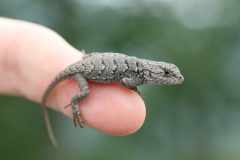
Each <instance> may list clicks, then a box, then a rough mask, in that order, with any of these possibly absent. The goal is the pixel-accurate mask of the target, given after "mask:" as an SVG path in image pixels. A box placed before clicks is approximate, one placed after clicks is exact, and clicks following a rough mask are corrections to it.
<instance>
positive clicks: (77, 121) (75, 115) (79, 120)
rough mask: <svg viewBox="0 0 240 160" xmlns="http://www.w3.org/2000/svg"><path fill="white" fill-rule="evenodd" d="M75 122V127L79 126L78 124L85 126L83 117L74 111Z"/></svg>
mask: <svg viewBox="0 0 240 160" xmlns="http://www.w3.org/2000/svg"><path fill="white" fill-rule="evenodd" d="M73 123H74V126H75V127H77V125H79V126H80V127H81V128H84V126H83V121H82V120H81V117H80V115H79V114H74V113H73Z"/></svg>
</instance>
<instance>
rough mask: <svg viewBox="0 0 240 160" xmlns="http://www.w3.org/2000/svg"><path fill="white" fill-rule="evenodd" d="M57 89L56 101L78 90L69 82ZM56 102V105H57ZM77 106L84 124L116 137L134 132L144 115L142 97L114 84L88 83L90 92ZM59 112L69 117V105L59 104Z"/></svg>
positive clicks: (68, 96)
mask: <svg viewBox="0 0 240 160" xmlns="http://www.w3.org/2000/svg"><path fill="white" fill-rule="evenodd" d="M58 88H59V89H58ZM58 88H57V90H56V92H55V93H56V94H55V95H53V96H54V97H55V96H56V97H59V98H57V99H56V101H59V102H63V101H66V102H65V103H67V101H70V100H71V97H72V96H73V95H71V94H72V93H76V92H77V91H78V90H79V89H78V87H77V85H76V84H75V83H74V82H71V81H68V82H66V83H63V84H62V85H60V86H59V87H58ZM60 89H61V90H60ZM63 90H64V92H62V91H63ZM69 93H71V94H69ZM67 99H68V100H67ZM68 103H69V102H68ZM56 105H57V106H59V104H56ZM63 106H64V105H63ZM79 108H80V111H81V114H82V118H83V121H84V123H85V124H86V125H87V126H89V127H91V128H95V129H97V130H99V131H101V132H104V133H106V134H108V135H115V136H124V135H129V134H132V133H134V132H136V131H137V130H138V129H139V128H140V127H141V126H142V125H143V122H144V120H145V116H146V109H145V104H144V102H143V100H142V98H141V97H140V96H139V95H138V94H137V93H136V92H134V91H132V90H130V89H127V88H125V87H123V86H122V85H120V84H117V83H111V84H99V83H93V82H91V83H90V94H89V96H88V97H87V98H86V99H84V100H82V101H81V102H80V103H79ZM60 111H62V112H63V113H64V114H65V115H67V116H68V117H72V113H71V108H67V109H63V107H61V108H60Z"/></svg>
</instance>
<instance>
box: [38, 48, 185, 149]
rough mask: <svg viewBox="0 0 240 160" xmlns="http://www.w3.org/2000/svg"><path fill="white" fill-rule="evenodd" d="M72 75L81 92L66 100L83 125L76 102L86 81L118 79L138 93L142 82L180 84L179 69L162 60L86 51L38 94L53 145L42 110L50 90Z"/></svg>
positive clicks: (86, 90)
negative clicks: (69, 100) (43, 91)
mask: <svg viewBox="0 0 240 160" xmlns="http://www.w3.org/2000/svg"><path fill="white" fill-rule="evenodd" d="M66 79H75V80H76V81H77V83H78V86H79V87H80V88H81V92H79V93H77V94H76V95H74V96H73V98H72V100H71V102H70V104H68V105H67V106H66V107H68V106H71V108H72V112H73V122H74V125H75V126H77V124H78V125H79V126H80V127H83V122H82V121H81V117H80V111H79V108H78V102H79V101H81V100H82V99H84V98H86V97H87V96H88V94H89V87H88V83H87V81H88V80H90V81H95V82H98V83H110V82H119V83H121V84H122V85H123V86H125V87H127V88H129V89H132V90H134V91H136V92H138V94H139V95H140V96H141V97H142V94H141V92H140V90H139V88H138V86H140V85H142V84H145V83H154V84H160V85H161V84H166V85H175V84H181V83H182V82H183V80H184V78H183V76H182V75H181V73H180V71H179V69H178V68H177V67H176V66H175V65H174V64H170V63H166V62H157V61H150V60H146V59H140V58H137V57H132V56H127V55H124V54H119V53H91V54H88V55H86V56H85V57H84V58H83V59H82V60H81V61H78V62H76V63H74V64H72V65H70V66H69V67H67V68H66V69H64V70H63V71H62V72H60V73H59V74H58V75H57V76H56V78H55V79H54V80H53V81H52V82H51V84H50V85H49V86H48V88H47V89H46V91H45V93H44V95H43V98H42V103H41V106H42V111H43V115H44V119H45V123H46V127H47V130H48V134H49V137H50V140H51V142H52V143H53V145H54V146H57V141H56V139H55V137H54V135H53V132H52V127H51V124H50V121H49V117H48V114H47V110H46V107H45V105H46V101H47V98H48V95H49V94H50V92H51V90H52V89H53V88H54V87H55V86H56V85H57V84H58V83H59V82H61V81H63V80H66Z"/></svg>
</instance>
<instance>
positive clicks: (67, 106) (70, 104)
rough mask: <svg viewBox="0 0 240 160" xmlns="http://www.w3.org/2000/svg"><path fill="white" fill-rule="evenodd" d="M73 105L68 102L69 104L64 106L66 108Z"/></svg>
mask: <svg viewBox="0 0 240 160" xmlns="http://www.w3.org/2000/svg"><path fill="white" fill-rule="evenodd" d="M71 105H72V104H68V105H66V106H65V107H64V109H66V108H68V107H70V106H71Z"/></svg>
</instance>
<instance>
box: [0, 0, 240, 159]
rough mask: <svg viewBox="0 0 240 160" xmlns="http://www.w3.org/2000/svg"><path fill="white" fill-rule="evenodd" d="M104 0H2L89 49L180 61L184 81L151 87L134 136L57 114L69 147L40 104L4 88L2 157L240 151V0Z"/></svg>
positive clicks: (4, 10)
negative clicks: (53, 139) (52, 141)
mask: <svg viewBox="0 0 240 160" xmlns="http://www.w3.org/2000/svg"><path fill="white" fill-rule="evenodd" d="M101 2H102V3H101ZM103 2H106V1H99V2H97V1H94V2H88V1H84V0H82V1H66V0H58V1H57V0H53V1H47V0H43V1H33V0H19V1H7V0H2V1H0V16H5V17H11V18H18V19H24V20H28V21H32V22H35V23H39V24H42V25H45V26H47V27H50V28H51V29H53V30H55V31H57V32H58V33H59V34H60V35H62V36H63V37H64V38H65V39H66V40H67V41H69V43H71V44H72V45H74V46H75V47H76V48H78V49H85V50H86V51H87V52H92V51H99V52H100V51H113V52H123V53H127V54H129V55H136V56H138V57H144V58H148V59H154V60H162V61H167V62H172V63H174V64H176V65H177V66H179V68H180V69H181V70H182V73H183V75H184V77H185V82H184V84H183V85H181V86H159V87H154V86H144V87H143V90H144V96H145V99H146V106H147V119H146V122H145V124H144V126H143V127H142V128H141V130H140V131H138V132H137V133H135V134H133V135H131V136H128V137H110V136H106V135H103V134H101V133H99V132H96V131H94V130H92V129H84V130H77V129H75V128H74V127H73V126H72V124H71V122H70V121H69V120H67V119H66V118H63V116H61V115H59V114H58V113H54V112H51V117H52V119H53V120H54V126H55V130H57V134H58V136H59V137H60V139H61V142H60V143H62V144H63V146H65V147H63V148H62V149H60V150H53V149H52V148H51V146H50V145H49V144H48V141H47V140H48V139H47V135H46V133H45V128H44V125H43V120H42V117H41V113H40V109H39V107H38V105H37V104H34V103H31V102H29V101H27V100H24V99H20V98H13V97H5V96H2V97H0V106H1V112H0V126H1V132H0V135H1V136H0V146H1V154H0V159H17V158H18V159H59V160H61V159H80V158H81V159H115V160H118V159H119V160H120V159H121V160H122V159H125V160H128V159H131V160H145V159H151V160H155V159H156V160H159V159H163V160H173V159H177V160H181V159H183V160H188V159H195V160H198V159H199V160H202V159H204V160H207V159H211V160H214V159H218V160H225V159H231V160H238V159H240V153H239V151H240V125H239V122H240V107H239V106H240V101H239V95H240V88H239V86H240V74H239V71H238V69H239V68H240V63H239V62H240V53H239V52H240V47H239V42H240V18H239V17H240V16H239V10H240V5H239V2H238V1H223V0H222V1H221V0H219V1H199V4H198V3H197V1H194V0H191V2H192V3H193V4H196V5H193V4H191V3H190V4H189V3H188V2H190V1H182V2H181V3H182V5H180V4H178V3H177V1H172V3H173V4H171V3H167V2H166V3H164V1H162V2H158V1H155V3H154V2H147V1H146V2H145V1H140V2H139V3H138V2H136V1H133V0H132V1H129V3H128V4H125V5H123V4H124V3H123V4H121V3H120V2H122V1H119V2H115V3H114V2H112V5H106V4H105V5H103V4H104V3H103ZM109 2H111V1H109ZM210 2H211V5H212V6H211V5H210V4H208V3H210ZM95 3H96V4H95ZM113 4H114V5H113ZM204 4H205V5H204ZM171 5H172V7H171ZM173 6H174V7H175V8H174V7H173ZM184 6H185V8H184ZM186 6H187V7H186ZM202 6H203V8H202V9H201V8H200V7H202ZM181 7H183V8H181ZM209 7H210V9H209ZM211 7H212V8H211ZM199 8H200V9H199ZM181 9H182V10H183V9H186V10H187V9H188V10H187V11H188V12H186V11H185V10H184V11H185V12H180V11H182V10H181ZM213 9H215V10H213ZM211 11H215V12H216V13H215V12H214V13H212V12H211ZM183 14H186V15H185V16H182V15H183ZM201 17H203V18H201ZM209 17H210V19H209ZM205 18H207V19H208V20H209V21H205Z"/></svg>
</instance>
